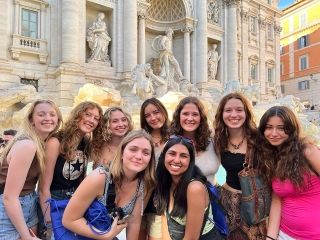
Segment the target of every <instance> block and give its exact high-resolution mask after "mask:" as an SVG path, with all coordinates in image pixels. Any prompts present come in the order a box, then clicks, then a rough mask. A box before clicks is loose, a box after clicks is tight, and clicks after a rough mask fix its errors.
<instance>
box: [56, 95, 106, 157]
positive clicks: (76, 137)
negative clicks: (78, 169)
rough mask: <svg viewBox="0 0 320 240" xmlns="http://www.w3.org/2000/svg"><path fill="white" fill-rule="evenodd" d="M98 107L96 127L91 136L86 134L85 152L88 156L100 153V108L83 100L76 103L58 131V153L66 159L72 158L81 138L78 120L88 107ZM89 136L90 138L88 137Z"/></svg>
mask: <svg viewBox="0 0 320 240" xmlns="http://www.w3.org/2000/svg"><path fill="white" fill-rule="evenodd" d="M95 108H96V109H98V111H99V117H100V118H99V121H98V125H97V127H96V128H95V129H94V130H93V132H92V134H91V136H89V137H88V136H86V139H87V140H88V141H89V145H88V146H87V147H88V148H86V149H85V153H86V155H87V156H88V155H89V156H96V155H99V153H100V147H101V141H102V139H103V119H102V114H103V111H102V108H101V107H100V106H99V105H98V104H97V103H94V102H90V101H85V102H82V103H80V104H78V105H77V106H76V107H75V108H74V109H73V110H72V111H71V113H70V116H69V119H68V120H67V121H66V123H65V125H64V127H63V128H62V129H61V131H60V132H59V133H58V135H57V137H58V139H59V140H60V153H61V154H63V155H64V156H65V158H66V160H67V161H72V159H74V157H75V156H74V154H75V152H76V149H77V147H78V145H79V143H80V142H81V140H82V139H83V133H82V131H81V130H80V128H79V122H80V121H81V119H82V117H83V115H84V114H85V113H86V111H87V110H88V109H95ZM90 138H91V139H90Z"/></svg>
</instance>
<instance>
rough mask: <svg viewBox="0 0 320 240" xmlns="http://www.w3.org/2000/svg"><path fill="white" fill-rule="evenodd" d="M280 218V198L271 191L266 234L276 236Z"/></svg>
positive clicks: (275, 237)
mask: <svg viewBox="0 0 320 240" xmlns="http://www.w3.org/2000/svg"><path fill="white" fill-rule="evenodd" d="M280 218H281V199H280V198H279V197H278V196H277V195H275V194H274V193H272V200H271V207H270V215H269V223H268V231H267V236H270V237H272V238H274V239H277V238H278V234H279V227H280ZM267 239H268V238H267Z"/></svg>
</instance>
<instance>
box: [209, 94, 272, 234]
mask: <svg viewBox="0 0 320 240" xmlns="http://www.w3.org/2000/svg"><path fill="white" fill-rule="evenodd" d="M214 131H215V133H214V148H215V151H216V153H217V154H218V155H219V156H220V158H221V164H222V166H223V167H224V169H225V170H226V173H227V177H226V183H225V184H224V185H223V187H222V188H221V204H222V206H223V207H224V209H225V210H226V214H227V217H228V223H229V231H230V233H229V236H228V239H231V240H242V239H245V240H247V239H252V240H253V239H254V240H256V239H264V235H265V233H266V227H265V221H263V222H262V223H260V224H258V225H255V226H250V227H249V226H247V225H246V223H245V222H244V221H243V220H242V219H241V217H240V199H241V187H240V182H239V178H238V173H239V172H240V171H241V170H242V169H243V164H244V162H245V158H246V155H247V154H249V151H248V150H249V149H250V150H251V151H250V152H253V148H254V146H255V144H256V139H257V127H256V124H255V122H254V116H253V112H252V107H251V104H250V103H249V101H248V100H247V99H246V98H245V96H243V95H242V94H240V93H237V92H235V93H229V94H227V95H226V96H224V97H223V98H222V99H221V101H220V103H219V106H218V108H217V112H216V115H215V120H214ZM247 157H252V156H247Z"/></svg>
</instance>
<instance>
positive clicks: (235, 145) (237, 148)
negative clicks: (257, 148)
mask: <svg viewBox="0 0 320 240" xmlns="http://www.w3.org/2000/svg"><path fill="white" fill-rule="evenodd" d="M245 138H246V136H243V138H242V140H241V141H240V143H239V144H234V143H232V142H231V141H230V139H229V143H230V145H231V146H232V147H233V148H234V149H235V150H239V148H240V147H241V145H242V144H243V142H244V139H245Z"/></svg>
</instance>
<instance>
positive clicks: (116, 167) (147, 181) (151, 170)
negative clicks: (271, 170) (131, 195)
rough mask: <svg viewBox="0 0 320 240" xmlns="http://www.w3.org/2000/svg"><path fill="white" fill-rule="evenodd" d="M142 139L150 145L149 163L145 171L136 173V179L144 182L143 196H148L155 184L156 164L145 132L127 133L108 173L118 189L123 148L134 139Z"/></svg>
mask: <svg viewBox="0 0 320 240" xmlns="http://www.w3.org/2000/svg"><path fill="white" fill-rule="evenodd" d="M142 137H143V138H145V139H147V140H148V141H149V143H150V145H151V159H150V162H149V164H148V166H147V167H146V169H145V170H143V171H142V172H140V173H138V177H140V178H141V179H142V180H143V181H144V186H145V191H144V192H145V195H148V194H149V193H150V192H151V191H152V189H153V188H154V186H155V183H156V180H155V169H156V162H155V155H154V146H153V143H152V138H151V136H150V135H149V134H148V133H147V132H146V131H145V130H134V131H131V132H129V133H128V135H126V136H125V137H124V138H123V139H122V141H121V143H120V145H119V147H118V149H117V152H116V156H115V158H114V159H113V160H112V162H111V166H110V172H111V174H112V178H113V181H114V183H115V184H116V186H117V187H120V186H121V184H122V181H123V179H124V171H123V159H122V157H123V151H124V149H125V147H126V146H127V145H128V143H130V142H132V141H133V140H134V139H137V138H142Z"/></svg>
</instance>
